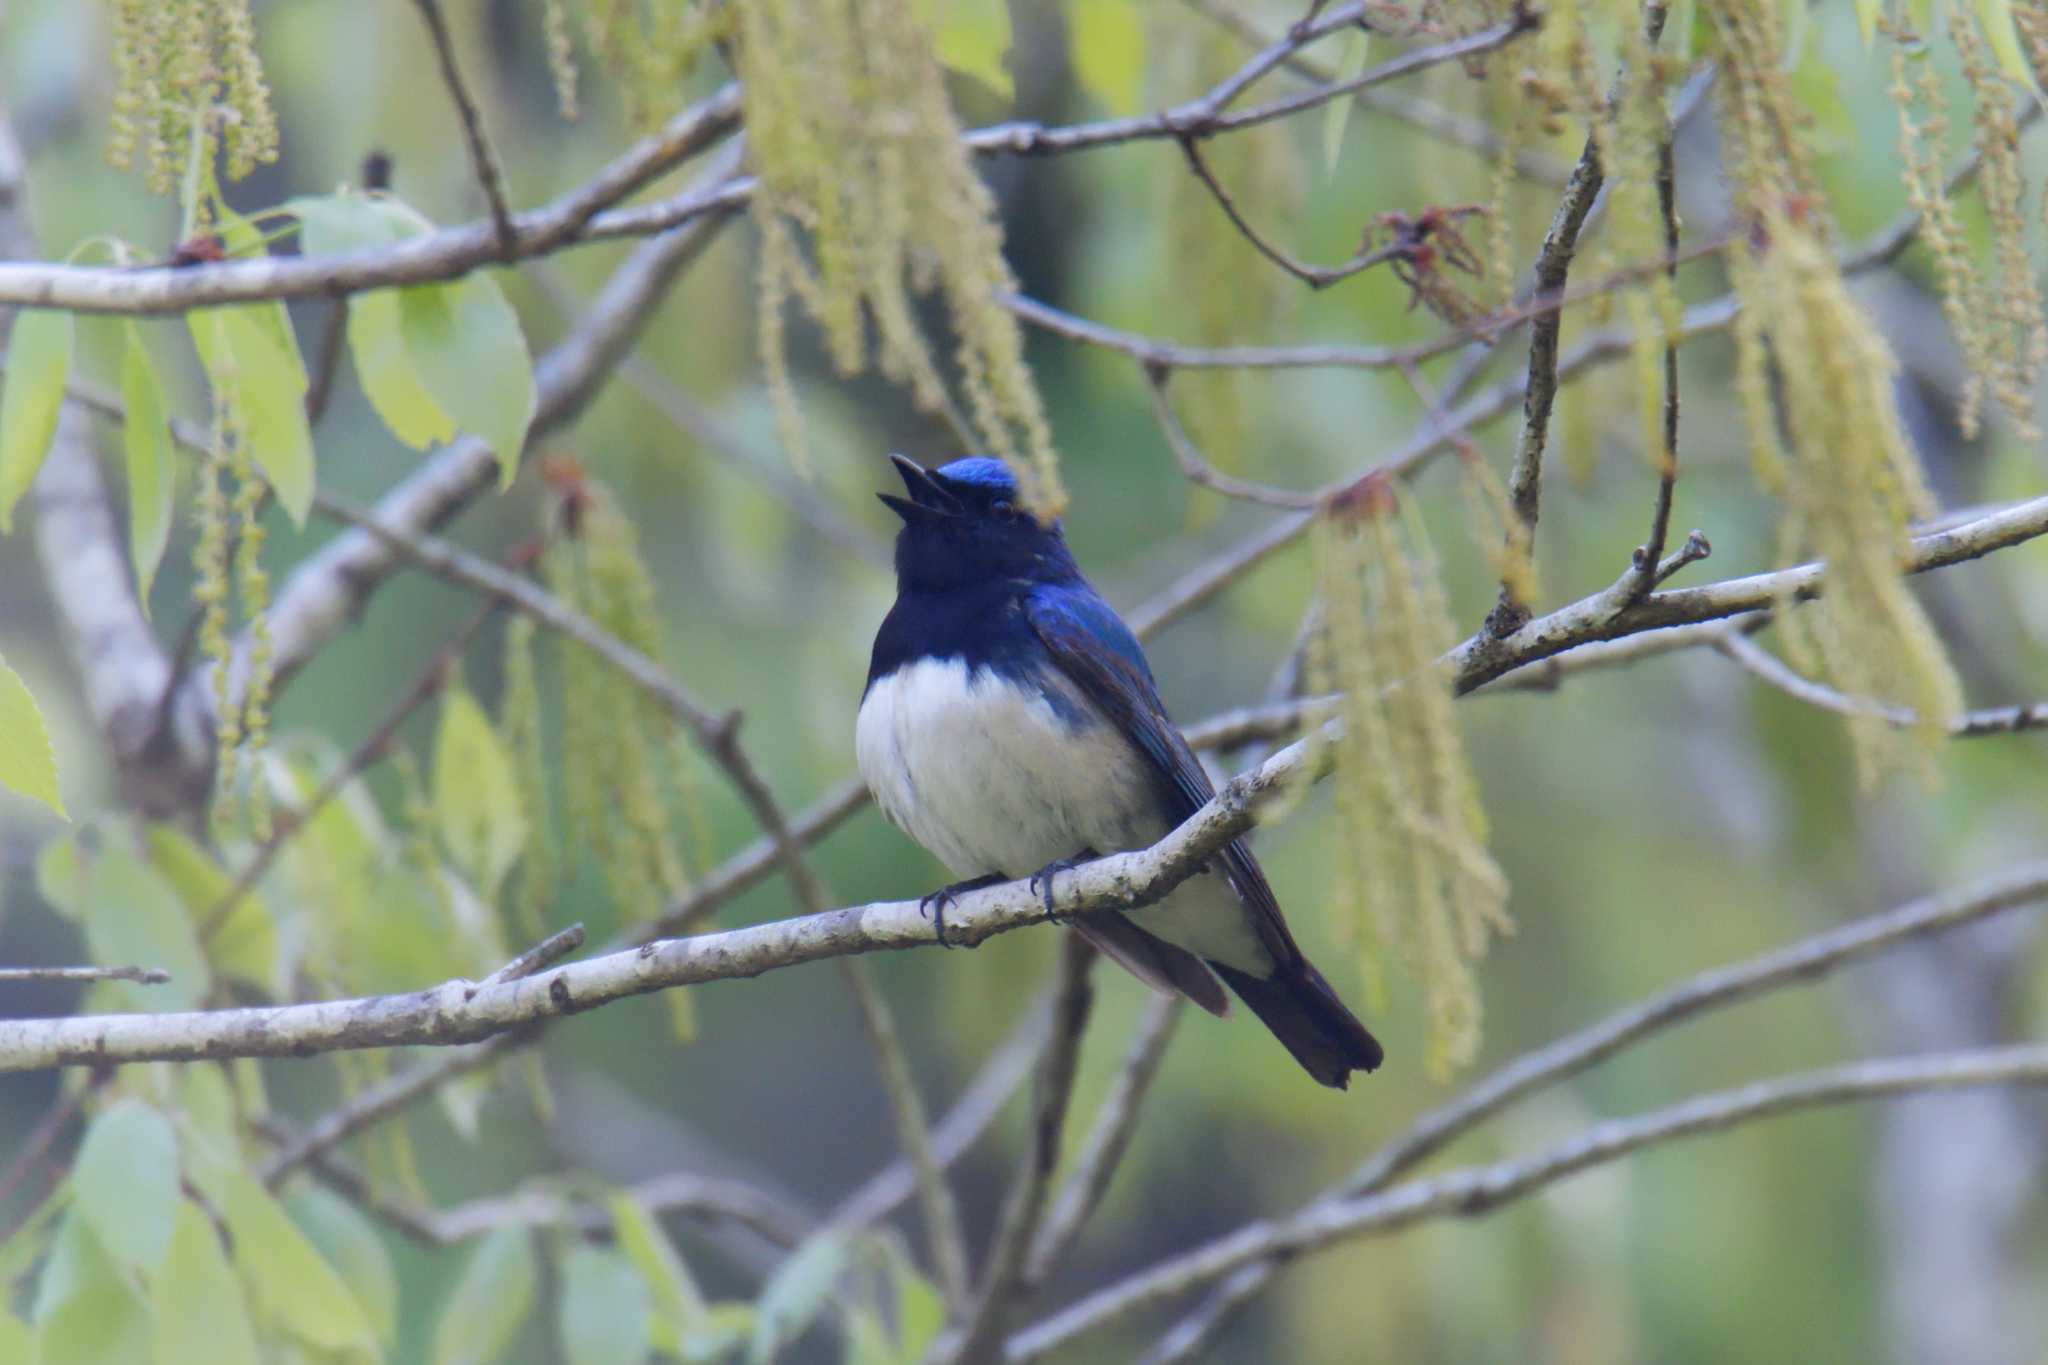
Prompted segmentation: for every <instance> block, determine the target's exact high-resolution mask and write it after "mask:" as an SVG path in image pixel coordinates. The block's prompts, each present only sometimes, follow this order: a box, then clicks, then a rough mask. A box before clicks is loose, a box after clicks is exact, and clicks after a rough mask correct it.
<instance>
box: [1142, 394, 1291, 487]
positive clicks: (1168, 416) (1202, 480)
mask: <svg viewBox="0 0 2048 1365" xmlns="http://www.w3.org/2000/svg"><path fill="white" fill-rule="evenodd" d="M1169 373H1170V372H1169V371H1168V370H1167V369H1166V368H1165V367H1164V366H1161V365H1147V366H1146V367H1145V379H1146V381H1147V385H1146V386H1147V388H1148V389H1149V390H1150V392H1151V395H1152V412H1153V415H1154V416H1155V417H1157V418H1158V419H1159V430H1160V431H1161V432H1162V433H1163V434H1164V435H1165V437H1166V443H1167V445H1169V446H1171V447H1172V448H1173V456H1174V459H1176V460H1178V461H1179V462H1180V471H1181V473H1183V474H1185V475H1187V477H1188V480H1189V481H1190V482H1192V483H1197V484H1200V485H1201V486H1202V487H1204V488H1207V489H1210V490H1212V491H1213V492H1217V493H1221V494H1222V495H1223V496H1224V497H1226V498H1237V499H1239V500H1241V501H1244V502H1256V503H1261V504H1263V505H1265V506H1267V507H1284V508H1287V509H1289V510H1291V511H1307V510H1308V509H1310V508H1312V507H1314V506H1316V504H1317V501H1318V499H1317V496H1316V495H1315V494H1314V493H1297V492H1295V491H1293V490H1292V489H1288V488H1274V487H1272V486H1271V485H1268V484H1263V483H1254V482H1252V481H1251V480H1249V479H1240V478H1237V477H1235V476H1233V475H1230V474H1226V473H1224V472H1223V471H1222V470H1220V469H1218V468H1217V467H1216V466H1215V465H1213V464H1211V463H1209V461H1207V460H1205V459H1203V458H1202V452H1201V451H1199V450H1197V449H1195V443H1194V441H1193V440H1191V439H1190V438H1189V436H1188V433H1187V430H1186V428H1184V427H1182V426H1181V424H1180V418H1178V417H1176V416H1175V415H1174V412H1173V402H1172V400H1171V399H1169V398H1168V397H1167V396H1166V385H1167V379H1168V375H1169Z"/></svg>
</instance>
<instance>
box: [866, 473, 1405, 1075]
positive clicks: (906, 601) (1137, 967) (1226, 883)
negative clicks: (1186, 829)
mask: <svg viewBox="0 0 2048 1365" xmlns="http://www.w3.org/2000/svg"><path fill="white" fill-rule="evenodd" d="M889 458H890V461H891V462H892V463H893V464H894V465H895V467H896V470H897V472H898V473H899V474H900V475H901V476H902V480H903V485H904V491H905V493H907V494H908V496H907V497H906V496H898V495H896V494H893V493H878V494H877V495H876V496H877V497H879V498H880V499H881V500H882V502H883V503H884V504H885V505H887V506H888V507H889V509H890V510H891V511H893V512H895V513H896V515H897V516H898V517H900V518H901V519H902V523H903V524H902V527H901V529H900V530H899V531H898V532H897V536H896V546H895V567H896V601H895V603H894V605H892V606H891V607H890V609H889V612H888V615H887V616H886V617H884V618H883V620H882V623H881V626H880V628H879V629H878V630H877V631H876V634H875V643H874V651H873V654H872V655H871V657H870V660H869V664H868V677H867V684H866V687H865V688H864V689H863V691H862V694H861V702H860V710H859V714H858V716H857V718H856V721H855V726H854V747H855V751H856V757H857V759H858V762H859V767H860V772H861V775H862V777H863V778H864V779H865V780H866V782H867V784H868V788H869V790H870V791H872V792H873V794H874V797H875V801H876V803H877V804H878V805H879V806H880V807H881V809H882V811H883V813H884V814H885V815H886V816H887V817H888V818H889V820H890V821H891V822H892V823H893V824H895V825H896V826H897V827H898V828H899V829H901V830H902V831H903V832H904V833H906V834H908V835H909V836H910V838H911V839H913V840H914V841H915V842H917V843H918V844H920V845H922V846H923V847H924V848H925V850H926V851H928V852H929V853H931V854H932V855H933V856H934V857H936V858H937V859H938V860H939V861H940V862H942V863H944V864H945V865H946V866H947V868H949V869H950V870H951V871H952V873H953V875H955V876H956V877H959V878H961V880H960V881H957V882H954V883H952V884H951V885H949V886H947V887H945V888H944V889H943V890H940V891H937V892H934V893H932V894H931V895H928V896H926V897H925V898H924V902H923V903H924V905H925V906H926V908H927V909H928V910H930V911H931V913H932V917H933V919H934V932H935V935H936V936H937V938H938V939H939V941H940V942H941V943H944V942H945V920H944V913H945V907H946V905H947V904H948V903H950V902H951V900H952V899H953V898H954V897H956V896H957V895H959V894H960V893H962V892H965V891H968V890H972V889H976V888H979V887H983V886H989V885H994V884H996V883H999V882H1005V881H1014V880H1017V879H1019V878H1023V877H1026V876H1029V877H1031V878H1032V879H1033V883H1034V885H1035V886H1037V887H1038V888H1039V889H1040V890H1042V892H1043V894H1044V896H1045V900H1046V907H1047V913H1048V917H1050V915H1051V910H1052V904H1053V898H1052V884H1053V879H1054V878H1055V877H1057V876H1058V875H1059V873H1061V872H1063V871H1066V870H1069V869H1071V868H1073V867H1076V866H1079V865H1080V864H1081V863H1083V862H1086V861H1088V860H1089V859H1091V858H1095V857H1100V856H1102V855H1105V854H1109V853H1116V852H1122V851H1127V850H1131V849H1141V848H1146V847H1149V846H1150V845H1152V844H1154V843H1156V842H1157V841H1158V840H1159V839H1160V838H1162V837H1163V836H1164V835H1165V834H1166V833H1167V832H1168V831H1170V830H1172V829H1173V828H1174V827H1175V826H1177V825H1179V824H1180V823H1181V822H1182V821H1183V820H1185V819H1187V818H1188V817H1189V816H1190V815H1193V814H1194V813H1195V812H1196V811H1197V810H1199V809H1200V808H1201V807H1202V806H1203V805H1204V804H1205V803H1206V802H1207V801H1208V800H1209V798H1210V797H1211V796H1213V795H1214V794H1215V788H1214V787H1213V786H1212V785H1211V784H1210V781H1209V777H1208V775H1207V774H1206V773H1205V772H1204V771H1203V769H1202V765H1201V763H1200V762H1199V761H1197V760H1196V758H1195V755H1194V753H1193V751H1192V750H1190V749H1189V748H1188V745H1187V741H1186V740H1185V739H1184V738H1183V737H1182V735H1181V732H1180V730H1179V729H1178V728H1177V727H1176V726H1175V725H1174V724H1173V721H1172V720H1171V719H1170V718H1169V717H1168V716H1167V713H1166V707H1165V704H1164V703H1163V702H1162V701H1161V700H1160V698H1159V689H1158V687H1157V685H1156V684H1155V682H1154V681H1153V677H1152V669H1151V666H1150V665H1149V664H1148V663H1147V662H1146V659H1145V654H1144V651H1143V650H1142V649H1141V648H1140V647H1139V645H1138V641H1137V637H1136V636H1134V635H1133V634H1132V633H1131V629H1130V627H1129V626H1127V625H1126V624H1124V621H1123V619H1122V618H1121V617H1119V616H1118V615H1117V613H1116V610H1115V609H1114V608H1113V607H1111V606H1110V604H1109V603H1108V602H1107V601H1106V600H1104V599H1103V597H1102V596H1101V595H1100V594H1098V593H1097V592H1096V591H1095V589H1094V588H1093V587H1091V586H1090V585H1089V583H1088V580H1087V579H1086V578H1084V577H1083V576H1082V574H1081V570H1080V568H1079V566H1078V565H1077V564H1076V563H1075V561H1074V557H1073V554H1072V553H1071V552H1070V551H1069V550H1068V548H1067V543H1066V538H1065V534H1064V530H1063V528H1062V526H1061V524H1060V523H1059V522H1057V521H1054V522H1051V523H1049V524H1041V522H1040V521H1039V520H1038V519H1037V518H1036V517H1035V516H1034V515H1032V513H1031V512H1030V510H1029V509H1027V508H1026V507H1025V506H1024V505H1023V503H1022V501H1021V499H1020V498H1019V495H1018V491H1017V482H1016V479H1015V477H1014V476H1013V475H1012V474H1011V472H1010V470H1009V468H1008V466H1006V465H1005V464H1004V463H1003V462H1002V461H1001V460H997V459H993V458H990V457H987V456H969V457H967V458H963V459H957V460H954V461H952V462H951V463H948V464H944V465H941V466H939V467H938V468H935V469H926V468H925V467H923V466H922V465H919V464H918V463H917V462H916V461H914V460H911V459H909V458H908V457H906V456H903V455H891V456H890V457H889ZM1065 922H1066V923H1068V924H1069V926H1070V927H1071V928H1072V929H1073V930H1074V931H1075V932H1078V933H1080V934H1082V935H1083V936H1084V937H1086V938H1087V939H1088V940H1089V941H1090V942H1091V943H1092V944H1093V945H1094V946H1095V947H1096V948H1097V949H1099V950H1100V951H1101V952H1102V953H1103V955H1104V956H1106V957H1108V958H1109V959H1111V960H1112V961H1114V962H1116V963H1118V964H1119V965H1120V966H1122V967H1124V968H1125V969H1126V970H1128V971H1130V972H1131V973H1132V974H1133V975H1134V976H1136V977H1138V978H1139V979H1140V980H1141V981H1143V982H1145V983H1146V984H1147V985H1149V986H1151V987H1152V988H1153V989H1155V990H1158V991H1160V992H1162V993H1165V994H1169V995H1181V996H1185V997H1186V998H1187V999H1189V1000H1191V1001H1193V1002H1194V1003H1195V1004H1197V1005H1199V1006H1201V1007H1202V1008H1203V1009H1205V1010H1207V1011H1209V1012H1210V1013H1211V1014H1215V1015H1219V1016H1225V1015H1228V1014H1229V1013H1230V998H1229V995H1227V994H1226V993H1225V992H1224V989H1223V987H1224V986H1225V985H1227V986H1228V987H1229V988H1230V991H1231V992H1234V993H1235V994H1236V996H1237V998H1238V999H1240V1000H1242V1001H1243V1002H1244V1003H1245V1005H1247V1006H1248V1007H1249V1008H1250V1009H1251V1012H1252V1013H1253V1014H1255V1015H1256V1016H1258V1018H1259V1019H1260V1020H1261V1021H1262V1022H1263V1023H1264V1024H1265V1026H1266V1028H1267V1029H1268V1030H1270V1031H1271V1032H1272V1034H1273V1035H1274V1037H1276V1038H1277V1039H1279V1041H1280V1043H1281V1044H1282V1045H1283V1046H1285V1047H1286V1049H1287V1050H1288V1052H1290V1053H1291V1054H1293V1056H1294V1059H1295V1060H1296V1061H1297V1062H1299V1063H1300V1064H1301V1066H1302V1067H1303V1069H1305V1070H1306V1071H1307V1072H1308V1073H1309V1075H1311V1076H1313V1077H1314V1078H1315V1079H1316V1080H1318V1081H1320V1082H1321V1083H1322V1084H1324V1085H1327V1086H1332V1087H1334V1088H1337V1089H1343V1088H1345V1086H1346V1083H1347V1081H1348V1080H1349V1078H1350V1075H1351V1073H1352V1072H1353V1071H1360V1070H1362V1071H1368V1072H1369V1071H1372V1070H1374V1069H1376V1068H1377V1067H1378V1066H1379V1065H1380V1062H1381V1059H1382V1056H1383V1054H1382V1051H1381V1048H1380V1044H1379V1042H1378V1041H1377V1040H1376V1039H1374V1037H1373V1036H1372V1034H1371V1033H1370V1032H1368V1031H1367V1029H1366V1027H1365V1025H1363V1024H1362V1023H1360V1022H1359V1021H1358V1019H1357V1018H1356V1017H1355V1016H1354V1015H1353V1014H1352V1013H1351V1011H1350V1010H1348V1009H1347V1008H1345V1006H1344V1004H1343V1002H1342V1001H1340V1000H1339V999H1338V998H1337V994H1336V992H1335V991H1334V990H1332V989H1331V987H1330V984H1329V983H1328V982H1327V981H1326V980H1324V979H1323V976H1322V974H1321V973H1320V972H1318V971H1317V970H1316V969H1315V968H1314V967H1313V966H1311V965H1310V963H1309V961H1308V959H1307V958H1306V957H1304V956H1303V954H1302V951H1301V949H1300V947H1299V946H1298V945H1297V944H1296V943H1295V941H1294V936H1293V935H1292V934H1291V933H1290V932H1289V931H1288V928H1287V921H1286V920H1285V919H1284V918H1282V916H1281V913H1280V906H1279V904H1278V903H1277V902H1276V901H1275V900H1274V897H1273V889H1272V887H1271V886H1269V885H1268V884H1267V882H1266V876H1265V873H1264V872H1263V871H1262V870H1261V869H1260V867H1259V862H1258V859H1257V858H1255V857H1253V856H1252V852H1251V850H1250V849H1249V848H1248V847H1246V845H1245V843H1244V841H1243V840H1241V839H1240V840H1236V841H1233V842H1232V843H1230V844H1228V845H1227V846H1225V848H1224V849H1223V851H1222V852H1221V853H1220V854H1218V855H1217V856H1216V858H1215V859H1214V860H1212V861H1211V863H1210V864H1209V865H1208V866H1207V867H1206V868H1204V869H1203V871H1202V872H1200V873H1198V874H1196V875H1195V876H1194V877H1192V878H1190V879H1188V880H1187V881H1185V882H1183V883H1181V884H1180V885H1179V886H1178V887H1176V888H1175V889H1174V890H1173V891H1172V892H1171V893H1170V894H1169V895H1167V897H1166V898H1165V899H1164V900H1162V901H1160V902H1158V903H1156V904H1154V905H1150V906H1145V907H1141V908H1138V909H1133V910H1129V911H1105V912H1099V913H1095V914H1086V915H1073V916H1068V917H1066V921H1065Z"/></svg>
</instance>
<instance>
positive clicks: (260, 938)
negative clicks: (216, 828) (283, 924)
mask: <svg viewBox="0 0 2048 1365" xmlns="http://www.w3.org/2000/svg"><path fill="white" fill-rule="evenodd" d="M143 842H144V844H145V846H146V847H147V848H148V850H149V861H150V865H151V866H153V867H154V868H156V870H157V871H158V872H159V873H160V874H162V876H163V878H164V880H165V881H167V882H169V883H170V885H171V889H172V890H174V891H176V892H177V893H178V899H179V900H180V901H181V902H183V904H184V906H185V913H186V915H187V917H188V918H190V919H191V921H192V924H193V925H194V927H196V928H199V929H202V930H203V929H204V928H205V927H206V926H207V924H208V923H209V922H210V921H211V920H212V918H213V916H214V914H215V913H216V912H218V911H219V909H220V907H221V904H222V902H224V901H225V900H226V899H227V897H228V893H229V892H230V891H232V890H233V889H234V885H235V879H234V878H233V877H230V876H229V875H228V874H227V870H226V869H225V868H223V867H222V866H221V865H220V864H219V863H217V862H215V861H214V859H213V855H212V854H210V853H208V852H207V851H206V850H205V849H203V848H201V847H200V846H199V845H198V844H196V843H194V842H193V841H192V839H191V838H190V836H188V835H186V834H185V833H184V832H182V831H181V830H179V829H177V828H176V827H175V826H172V825H165V824H152V825H150V826H149V827H148V829H147V830H146V831H145V832H144V834H143ZM206 952H207V955H208V957H209V958H210V959H211V961H212V963H213V966H214V969H215V970H216V971H218V972H219V973H220V974H221V975H223V976H231V977H234V978H235V979H236V980H238V981H246V982H248V983H249V984H250V985H252V986H254V987H256V988H257V989H258V990H263V991H268V992H270V993H271V994H272V995H280V996H281V995H283V994H284V993H285V990H286V988H287V987H288V986H289V985H290V981H289V979H288V977H289V974H288V973H287V972H286V970H285V964H284V962H283V960H282V958H281V956H280V954H279V952H278V941H277V925H276V923H275V922H274V921H273V920H272V919H271V917H270V907H269V906H268V905H266V904H264V902H263V898H262V897H261V896H258V895H257V894H256V893H255V891H254V890H251V891H250V892H248V893H247V894H245V895H243V896H242V897H241V898H240V899H238V900H237V901H236V902H235V904H234V907H233V908H232V909H231V910H229V911H228V914H227V918H225V919H223V920H222V921H221V922H220V923H219V924H218V925H216V926H215V927H214V929H213V932H212V933H211V934H210V935H208V937H207V940H206Z"/></svg>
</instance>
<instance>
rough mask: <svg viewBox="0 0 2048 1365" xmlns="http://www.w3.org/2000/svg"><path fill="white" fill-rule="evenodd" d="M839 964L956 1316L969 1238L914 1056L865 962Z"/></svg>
mask: <svg viewBox="0 0 2048 1365" xmlns="http://www.w3.org/2000/svg"><path fill="white" fill-rule="evenodd" d="M839 966H840V973H841V975H842V976H843V977H844V978H845V980H846V985H847V989H848V990H850V991H851V992H852V993H853V1001H854V1004H855V1005H856V1006H857V1007H858V1008H859V1011H860V1022H861V1028H862V1030H863V1031H864V1032H865V1033H866V1034H867V1039H868V1046H869V1047H870V1048H872V1049H873V1050H874V1054H875V1069H876V1070H877V1071H878V1072H879V1073H880V1074H881V1078H882V1091H883V1093H884V1094H885V1095H886V1096H887V1097H888V1100H889V1112H890V1115H891V1117H892V1118H893V1120H894V1122H895V1125H896V1140H897V1141H898V1142H900V1143H902V1144H903V1154H904V1156H905V1157H907V1158H908V1159H909V1162H910V1171H911V1175H912V1177H913V1183H914V1185H915V1187H916V1189H917V1200H918V1206H919V1210H920V1212H921V1213H922V1214H923V1217H924V1227H925V1237H926V1238H927V1239H928V1240H929V1242H930V1243H931V1252H932V1264H933V1265H934V1266H936V1267H937V1268H938V1272H939V1288H940V1289H941V1290H942V1291H943V1292H944V1294H945V1296H946V1302H947V1303H948V1304H950V1305H952V1307H953V1309H954V1311H955V1312H958V1311H960V1310H961V1309H964V1308H965V1307H966V1305H967V1235H966V1233H965V1232H963V1231H962V1229H961V1225H960V1206H959V1204H958V1203H956V1202H955V1201H954V1199H953V1189H952V1186H950V1185H948V1184H947V1183H946V1172H945V1167H944V1164H943V1163H942V1162H940V1160H939V1157H938V1149H937V1146H936V1144H935V1143H934V1142H933V1139H932V1131H931V1121H930V1119H929V1117H928V1116H927V1115H926V1113H925V1107H924V1098H923V1096H921V1095H919V1094H918V1092H917V1079H916V1077H914V1076H912V1075H911V1074H910V1056H909V1054H908V1053H906V1052H905V1051H904V1050H903V1039H902V1037H901V1035H900V1034H898V1032H897V1030H896V1019H895V1016H894V1015H893V1014H891V1013H890V1011H889V1007H888V1004H887V1002H886V1001H884V1000H883V999H882V993H881V991H880V990H878V989H877V988H876V986H875V981H874V977H873V976H872V975H871V974H870V973H869V972H868V970H867V967H866V964H864V963H862V962H861V961H860V960H859V959H858V958H844V959H841V961H840V964H839Z"/></svg>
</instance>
